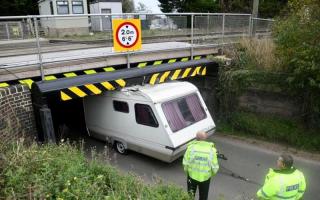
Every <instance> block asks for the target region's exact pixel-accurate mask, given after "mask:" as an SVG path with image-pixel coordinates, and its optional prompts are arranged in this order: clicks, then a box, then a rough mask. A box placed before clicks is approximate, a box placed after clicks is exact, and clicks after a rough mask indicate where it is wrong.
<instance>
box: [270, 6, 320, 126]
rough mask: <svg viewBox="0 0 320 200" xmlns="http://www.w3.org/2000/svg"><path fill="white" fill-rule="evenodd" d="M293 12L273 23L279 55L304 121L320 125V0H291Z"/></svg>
mask: <svg viewBox="0 0 320 200" xmlns="http://www.w3.org/2000/svg"><path fill="white" fill-rule="evenodd" d="M289 6H290V7H289V8H290V14H289V15H288V16H287V17H285V18H283V19H279V20H278V22H277V23H276V24H275V26H274V31H273V34H274V37H275V42H276V45H277V57H278V58H279V59H280V63H281V66H282V67H283V68H284V69H285V70H286V71H287V72H288V74H289V76H288V77H287V81H288V83H289V86H290V89H291V91H292V92H293V93H294V94H295V95H296V96H297V97H298V98H300V99H301V102H302V109H303V115H304V116H305V117H304V118H305V122H306V124H308V125H309V126H310V127H319V128H320V101H319V99H320V37H319V36H320V28H319V27H320V1H319V0H304V1H297V0H290V1H289Z"/></svg>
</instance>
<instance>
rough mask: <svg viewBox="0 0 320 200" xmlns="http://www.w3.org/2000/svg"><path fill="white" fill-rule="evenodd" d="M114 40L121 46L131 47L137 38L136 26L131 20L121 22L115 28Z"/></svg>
mask: <svg viewBox="0 0 320 200" xmlns="http://www.w3.org/2000/svg"><path fill="white" fill-rule="evenodd" d="M130 38H131V39H130ZM116 40H117V42H118V44H119V45H120V46H121V47H123V48H131V47H133V46H134V45H135V44H136V43H137V42H138V40H139V31H138V28H137V27H136V26H135V25H134V24H133V23H131V22H123V23H122V24H120V25H119V26H118V28H117V31H116Z"/></svg>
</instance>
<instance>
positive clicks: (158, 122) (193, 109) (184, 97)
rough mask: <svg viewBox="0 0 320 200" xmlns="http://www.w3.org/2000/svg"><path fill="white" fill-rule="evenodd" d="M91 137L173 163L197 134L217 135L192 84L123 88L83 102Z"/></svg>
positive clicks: (173, 83)
mask: <svg viewBox="0 0 320 200" xmlns="http://www.w3.org/2000/svg"><path fill="white" fill-rule="evenodd" d="M84 113H85V120H86V125H87V130H88V132H89V134H90V135H91V136H93V137H95V138H98V139H101V140H104V141H107V142H110V143H111V144H113V145H115V148H116V150H117V151H118V152H119V153H121V154H125V153H126V152H127V150H128V149H130V150H133V151H136V152H139V153H142V154H145V155H148V156H151V157H154V158H157V159H159V160H162V161H165V162H172V161H174V160H175V159H177V158H178V157H180V156H181V155H182V154H183V153H184V150H185V149H186V146H187V143H188V142H190V141H191V140H193V139H195V136H196V133H197V132H198V131H205V132H207V133H208V134H209V135H211V134H213V132H214V129H215V124H214V122H213V120H212V118H211V115H210V113H209V111H208V109H207V107H206V105H205V103H204V101H203V99H202V97H201V95H200V93H199V91H198V89H197V88H196V87H195V86H194V85H193V84H191V83H189V82H169V83H162V84H157V85H144V86H133V87H127V88H123V89H122V90H121V91H111V92H107V93H105V94H103V95H97V96H89V97H86V98H85V99H84Z"/></svg>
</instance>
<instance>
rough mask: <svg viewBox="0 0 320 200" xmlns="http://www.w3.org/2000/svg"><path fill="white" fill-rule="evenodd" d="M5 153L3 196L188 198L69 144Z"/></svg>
mask: <svg viewBox="0 0 320 200" xmlns="http://www.w3.org/2000/svg"><path fill="white" fill-rule="evenodd" d="M10 149H11V150H10V151H8V152H6V153H5V157H6V159H5V162H4V164H3V166H2V171H1V177H0V178H1V180H3V181H2V182H0V188H1V190H0V196H1V197H4V198H5V199H60V200H61V199H190V198H189V196H188V194H187V193H186V192H185V191H183V189H181V188H178V187H177V186H174V185H164V184H162V183H157V184H155V185H154V186H150V185H144V184H143V181H142V180H141V179H139V178H138V177H136V176H134V175H121V174H120V173H119V172H118V171H117V170H116V169H115V168H113V167H111V166H110V165H108V164H105V163H101V162H99V161H98V159H93V160H91V161H87V159H86V158H85V155H84V153H83V152H81V151H79V150H78V149H77V148H75V147H74V146H72V145H69V144H62V145H60V146H56V145H43V146H38V145H32V146H31V147H30V148H27V147H25V146H24V145H22V144H21V143H18V144H15V145H13V146H12V147H11V148H10Z"/></svg>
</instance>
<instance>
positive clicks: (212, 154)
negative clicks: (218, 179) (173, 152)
mask: <svg viewBox="0 0 320 200" xmlns="http://www.w3.org/2000/svg"><path fill="white" fill-rule="evenodd" d="M183 168H184V171H185V172H186V173H187V174H188V175H189V176H190V177H191V178H192V179H194V180H197V181H199V182H203V181H206V180H208V179H209V178H210V177H212V176H214V175H215V174H216V173H217V171H218V169H219V165H218V159H217V150H216V149H215V147H214V144H213V143H212V142H206V141H197V140H195V141H192V142H190V143H189V144H188V148H187V150H186V153H185V154H184V157H183Z"/></svg>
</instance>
